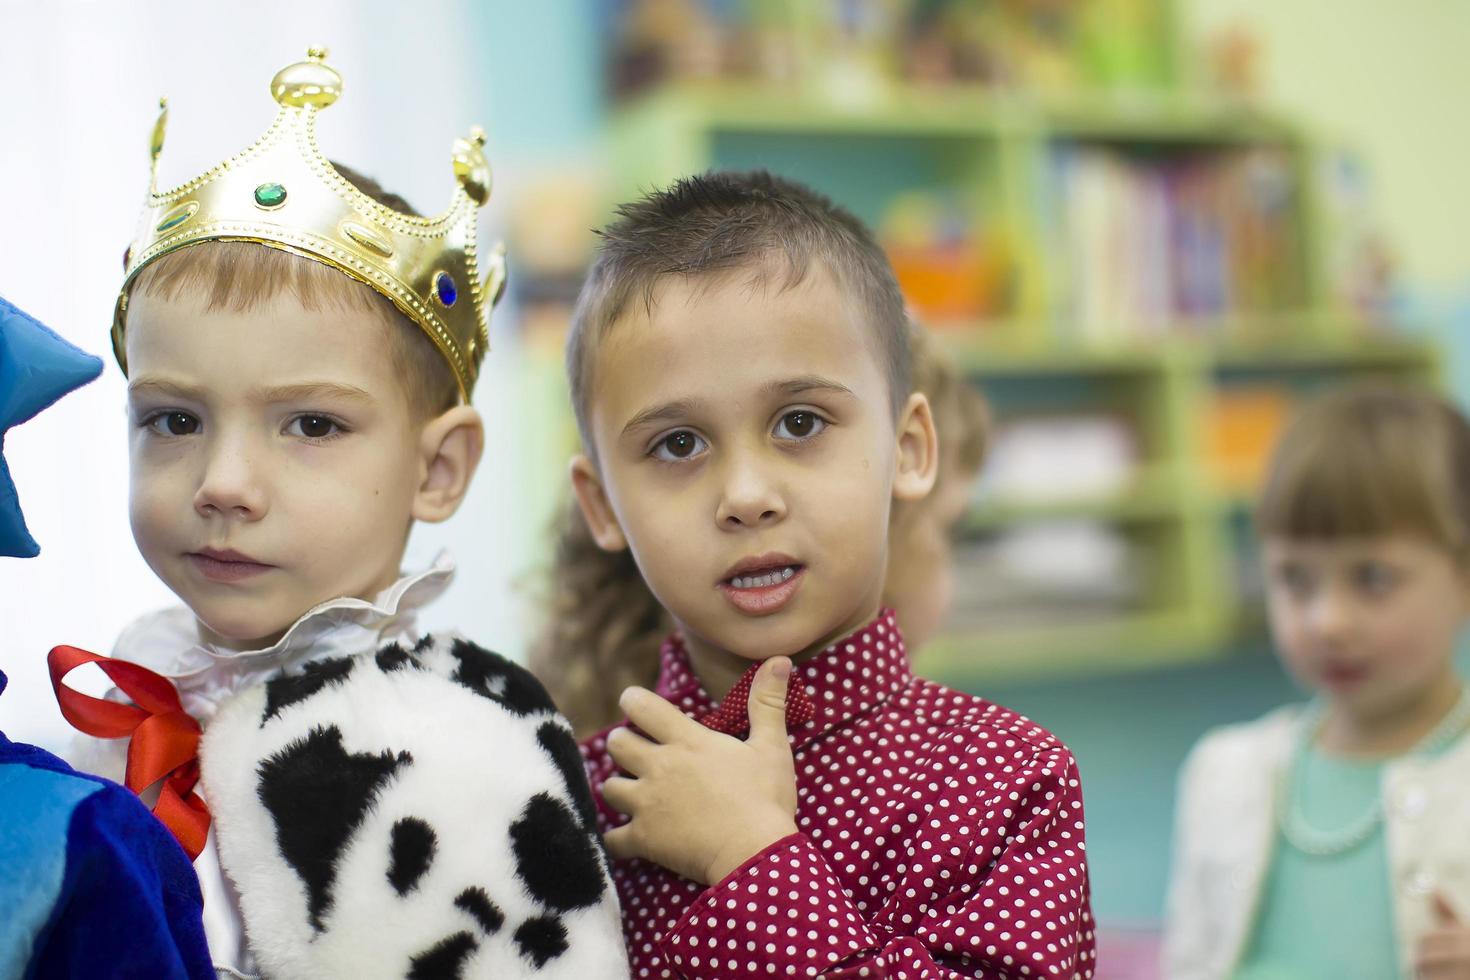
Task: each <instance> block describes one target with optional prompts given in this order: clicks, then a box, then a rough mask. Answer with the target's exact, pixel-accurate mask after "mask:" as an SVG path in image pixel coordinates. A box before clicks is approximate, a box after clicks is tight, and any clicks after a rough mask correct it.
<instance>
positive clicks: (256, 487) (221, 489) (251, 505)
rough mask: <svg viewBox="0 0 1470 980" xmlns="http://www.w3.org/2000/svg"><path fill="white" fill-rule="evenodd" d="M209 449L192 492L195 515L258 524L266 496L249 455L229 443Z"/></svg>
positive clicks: (234, 444)
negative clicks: (202, 473) (233, 518)
mask: <svg viewBox="0 0 1470 980" xmlns="http://www.w3.org/2000/svg"><path fill="white" fill-rule="evenodd" d="M212 448H213V451H212V452H211V453H210V455H209V458H208V460H207V462H206V464H205V470H204V475H203V478H202V479H201V480H200V481H199V487H198V489H196V490H195V492H194V510H195V512H197V513H198V514H199V515H200V516H202V517H235V518H241V519H244V520H260V518H262V517H264V516H265V513H266V509H267V496H266V493H265V487H264V486H263V485H262V483H261V480H260V478H259V477H260V474H259V467H258V466H257V465H255V463H254V461H253V460H252V456H253V454H252V453H251V452H250V451H249V449H248V447H245V446H242V445H239V444H238V443H233V442H222V443H221V444H219V445H217V446H215V447H212Z"/></svg>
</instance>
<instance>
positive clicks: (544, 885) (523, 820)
mask: <svg viewBox="0 0 1470 980" xmlns="http://www.w3.org/2000/svg"><path fill="white" fill-rule="evenodd" d="M510 840H511V847H512V849H513V850H514V851H515V855H516V875H517V876H518V877H519V878H520V879H521V881H523V882H525V884H526V887H527V888H528V889H529V890H530V892H531V894H532V895H533V896H534V897H535V898H536V900H537V901H539V902H540V903H541V904H542V905H549V906H551V907H552V908H554V909H558V910H560V911H567V910H570V909H578V908H583V907H585V906H588V905H594V904H596V902H597V900H598V899H600V898H601V897H602V892H603V887H604V885H603V880H602V865H601V863H600V862H599V861H598V856H597V845H596V844H594V843H593V837H592V836H591V835H589V834H588V833H587V832H586V831H585V830H583V829H582V827H581V825H580V824H579V823H578V822H577V817H576V815H575V814H573V813H572V811H571V808H570V807H568V806H567V805H566V804H565V803H563V802H562V801H561V800H559V799H557V798H556V797H554V796H552V795H551V794H550V793H537V794H536V795H535V796H533V797H531V799H530V800H528V801H527V802H526V807H525V809H524V810H522V811H521V815H520V817H519V818H518V819H517V820H516V822H515V823H513V824H511V826H510Z"/></svg>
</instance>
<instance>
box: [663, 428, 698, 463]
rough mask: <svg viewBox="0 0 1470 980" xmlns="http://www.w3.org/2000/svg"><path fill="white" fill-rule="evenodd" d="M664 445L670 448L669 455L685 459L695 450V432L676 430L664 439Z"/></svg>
mask: <svg viewBox="0 0 1470 980" xmlns="http://www.w3.org/2000/svg"><path fill="white" fill-rule="evenodd" d="M664 445H665V446H666V447H667V448H668V450H669V455H671V456H674V457H677V458H679V459H685V458H687V457H688V456H689V454H690V453H692V452H694V445H695V444H694V433H692V432H675V433H674V434H673V435H671V436H669V437H668V438H667V439H665V440H664Z"/></svg>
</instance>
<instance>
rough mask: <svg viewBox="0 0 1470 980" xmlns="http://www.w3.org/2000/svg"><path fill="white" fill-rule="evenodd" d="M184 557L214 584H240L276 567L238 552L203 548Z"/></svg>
mask: <svg viewBox="0 0 1470 980" xmlns="http://www.w3.org/2000/svg"><path fill="white" fill-rule="evenodd" d="M184 557H185V558H187V559H189V564H191V565H193V566H194V570H195V571H197V572H198V573H199V574H200V575H203V576H204V577H205V578H207V579H209V580H210V581H212V582H239V581H241V580H243V579H247V578H252V577H254V576H256V575H259V574H261V573H262V572H268V571H270V570H271V569H272V568H275V567H276V566H274V565H267V564H266V563H265V562H260V561H256V560H255V559H254V558H251V557H250V556H249V555H245V554H241V553H240V552H238V551H220V550H219V549H217V548H201V549H199V550H198V551H191V552H189V553H188V554H187V555H185V556H184Z"/></svg>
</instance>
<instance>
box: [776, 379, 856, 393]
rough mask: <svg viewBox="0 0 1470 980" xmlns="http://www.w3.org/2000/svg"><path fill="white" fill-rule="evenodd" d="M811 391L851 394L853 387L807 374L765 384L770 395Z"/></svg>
mask: <svg viewBox="0 0 1470 980" xmlns="http://www.w3.org/2000/svg"><path fill="white" fill-rule="evenodd" d="M809 391H825V392H830V393H832V394H836V395H851V394H852V389H851V388H849V387H848V386H847V385H845V384H839V383H838V382H836V381H832V380H830V379H828V378H823V377H820V376H818V375H815V374H806V375H802V376H801V377H798V378H788V379H787V380H785V381H772V382H770V383H769V384H767V385H765V392H766V394H768V395H804V394H806V393H807V392H809Z"/></svg>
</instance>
